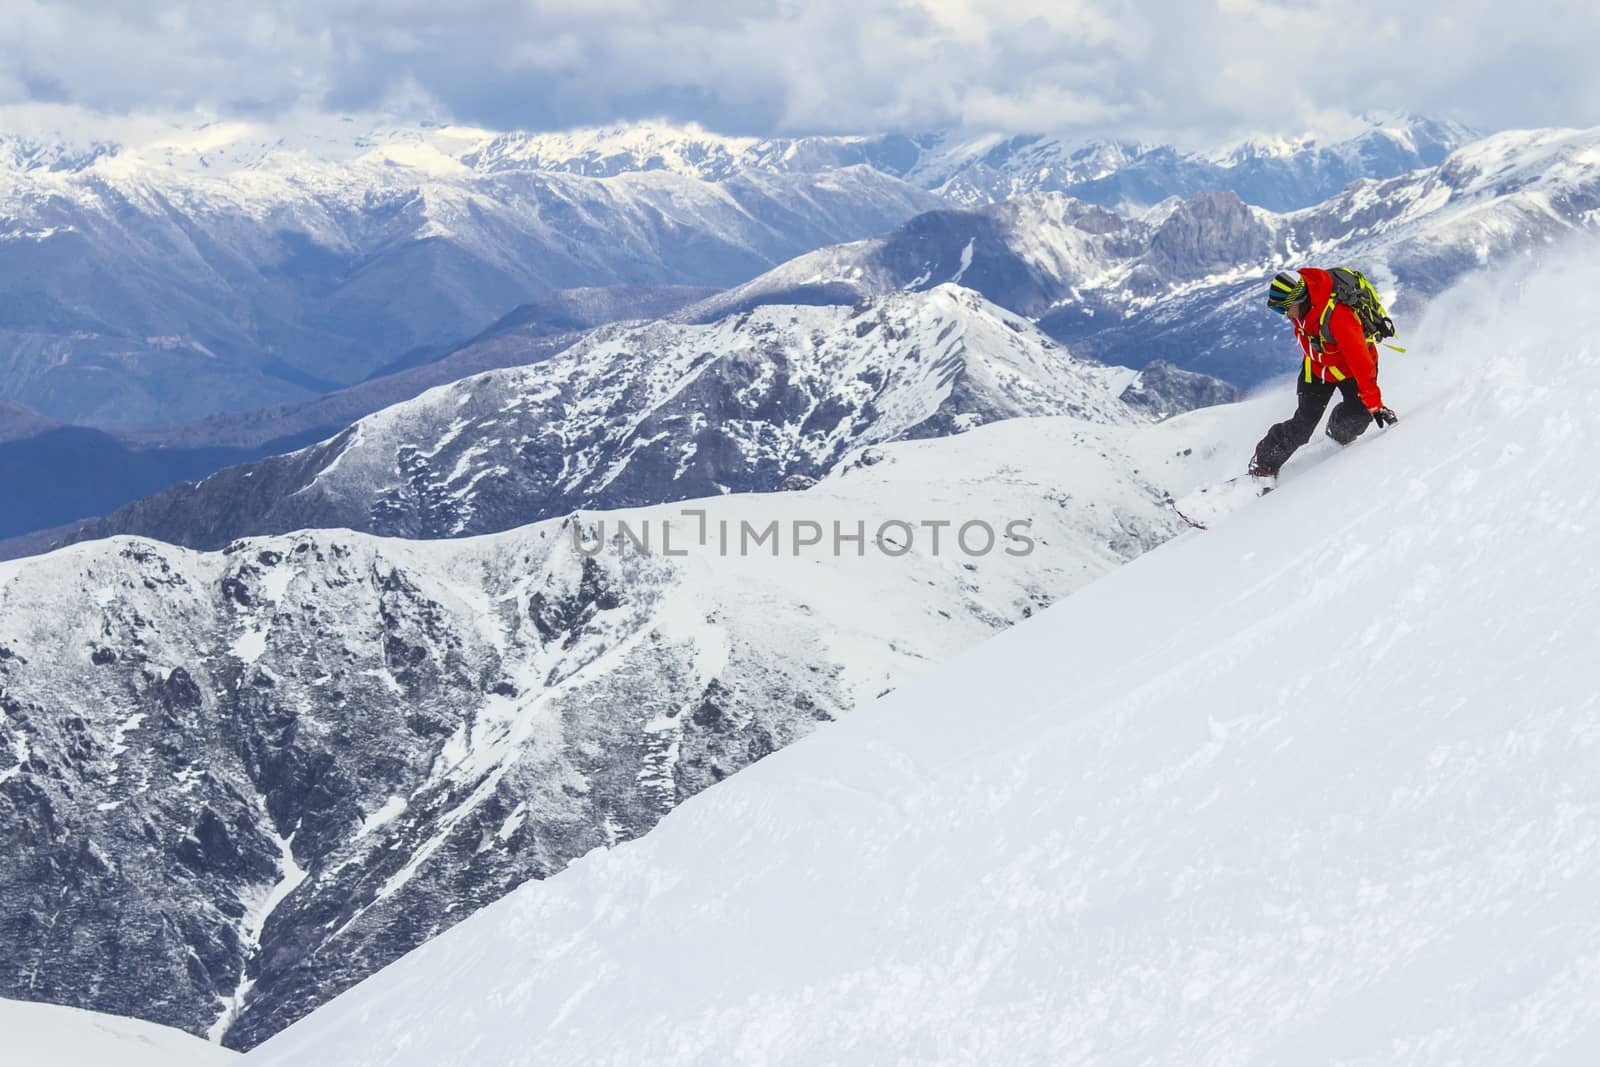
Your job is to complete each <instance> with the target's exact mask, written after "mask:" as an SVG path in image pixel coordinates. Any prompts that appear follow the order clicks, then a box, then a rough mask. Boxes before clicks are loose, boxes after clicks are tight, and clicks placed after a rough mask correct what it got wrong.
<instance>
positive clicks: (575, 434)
mask: <svg viewBox="0 0 1600 1067" xmlns="http://www.w3.org/2000/svg"><path fill="white" fill-rule="evenodd" d="M1235 395H1236V394H1235V393H1234V391H1233V390H1232V389H1231V388H1230V387H1228V386H1226V385H1224V384H1223V383H1220V382H1216V381H1213V380H1209V379H1204V378H1200V377H1198V376H1195V375H1191V374H1186V373H1183V372H1179V371H1175V370H1173V369H1171V368H1167V369H1164V370H1163V369H1161V368H1157V369H1156V370H1155V371H1154V372H1152V373H1146V374H1143V375H1140V374H1136V373H1135V372H1132V371H1129V370H1124V369H1121V368H1111V367H1104V366H1100V365H1097V364H1092V363H1086V362H1084V361H1081V360H1076V359H1074V358H1073V357H1072V356H1071V355H1070V354H1069V353H1068V352H1067V351H1065V350H1064V349H1062V348H1061V347H1060V346H1059V345H1057V344H1056V343H1055V342H1053V341H1051V340H1050V339H1048V338H1046V337H1044V336H1043V335H1042V334H1040V333H1039V332H1038V331H1037V330H1036V329H1035V328H1034V327H1033V326H1032V325H1031V324H1030V323H1028V322H1027V321H1026V320H1025V319H1023V318H1021V317H1020V316H1017V315H1015V314H1012V313H1009V312H1005V311H1003V310H1001V309H999V308H997V307H995V306H994V305H992V304H989V303H988V302H986V301H985V300H983V298H982V297H980V296H978V295H977V294H976V293H973V292H970V291H968V290H963V289H960V288H957V287H954V286H944V287H940V288H937V289H934V290H931V291H929V292H926V293H893V294H886V295H884V296H881V297H878V298H875V299H873V300H871V301H868V302H865V303H863V304H861V305H859V306H856V307H803V306H801V307H779V306H769V307H764V308H761V309H759V310H757V311H754V312H750V313H744V314H739V315H733V316H729V317H726V318H724V319H722V320H721V321H718V322H715V323H711V324H708V325H703V326H700V325H687V324H681V323H672V322H659V323H654V324H648V325H642V326H641V325H632V324H627V325H618V326H613V327H605V328H601V329H599V330H596V331H594V332H592V333H590V334H588V335H587V336H585V337H584V339H583V340H581V341H580V342H578V343H577V344H576V345H574V346H573V347H571V348H568V349H566V350H565V351H563V352H561V353H560V354H559V355H555V356H553V357H551V358H549V359H546V360H545V361H543V362H540V363H537V364H535V365H532V366H523V367H514V368H509V369H506V370H500V371H492V372H488V373H485V374H480V375H476V376H473V377H469V378H465V379H463V380H461V381H459V382H456V383H455V384H453V385H449V386H443V387H440V388H436V389H433V390H431V391H429V392H427V393H425V394H423V395H422V396H420V397H418V398H416V399H415V400H411V401H407V402H405V403H402V404H398V405H395V406H393V407H390V408H386V409H384V410H383V411H381V412H378V413H376V414H373V415H370V416H367V417H366V418H363V419H361V420H359V421H358V422H356V423H355V424H354V425H353V426H351V427H350V428H349V429H348V430H346V431H344V432H342V433H340V434H338V435H337V436H335V437H333V438H331V439H329V440H327V441H324V442H322V443H320V444H317V445H315V446H313V447H310V448H306V449H303V450H300V451H298V452H294V453H291V454H288V455H284V456H279V457H274V458H271V459H266V460H262V461H259V462H254V463H250V464H246V465H242V466H237V467H233V468H230V469H227V470H223V471H219V472H217V473H215V474H213V475H211V476H210V477H208V478H206V479H204V480H202V481H198V482H194V483H183V484H180V485H177V486H174V487H172V488H171V489H168V490H165V491H163V492H161V493H158V494H156V495H154V496H151V497H149V498H147V499H145V500H141V501H138V502H137V503H134V504H130V505H128V506H127V507H125V508H122V509H119V510H118V511H116V512H114V513H112V514H111V515H108V516H106V517H105V518H103V519H98V520H95V521H92V522H88V523H85V524H82V525H81V526H79V527H77V528H75V529H74V530H72V531H71V532H70V533H67V534H65V535H63V539H66V540H83V539H89V538H95V537H104V536H108V535H111V534H114V533H131V534H138V535H141V536H146V537H156V538H159V539H161V540H163V541H167V542H170V543H173V544H182V545H188V546H190V547H194V548H206V549H215V548H221V547H223V546H225V545H227V544H228V543H229V542H230V541H232V540H234V539H236V538H239V537H244V536H251V535H256V534H265V533H282V532H287V531H290V530H297V529H304V528H325V527H346V528H349V529H355V530H362V531H366V532H371V533H377V534H386V535H392V536H403V537H459V536H465V535H470V534H476V533H489V532H494V531H497V530H504V529H509V528H511V527H514V526H518V525H522V524H524V523H527V522H531V521H534V520H537V519H542V518H547V517H551V516H558V515H562V514H565V513H567V512H569V511H571V510H572V509H574V508H590V507H631V506H639V505H645V504H654V503H660V502H662V501H669V500H682V499H688V498H692V497H704V496H715V495H718V494H720V493H727V492H767V491H772V490H776V489H779V488H780V487H782V486H783V485H784V484H785V483H786V482H787V481H788V480H790V479H792V478H796V477H799V478H807V479H814V478H819V477H822V476H823V475H825V474H826V473H828V472H829V471H830V470H832V469H833V468H834V467H835V466H836V465H837V464H838V463H839V462H840V460H842V459H843V458H844V457H845V456H846V454H847V453H849V452H851V451H852V450H854V449H858V448H860V447H863V446H865V445H871V444H877V443H882V442H886V441H893V440H899V439H904V438H919V437H936V436H946V435H949V434H952V433H956V432H960V431H962V430H966V429H970V428H972V427H974V426H979V425H984V424H987V423H990V422H995V421H999V420H1003V419H1008V418H1017V417H1030V416H1041V415H1076V416H1079V417H1092V418H1099V419H1116V420H1123V421H1127V420H1135V419H1151V418H1158V417H1162V416H1165V415H1170V414H1173V413H1175V412H1179V411H1186V410H1189V409H1190V408H1193V407H1198V406H1203V405H1206V404H1213V403H1219V402H1222V401H1225V400H1229V399H1232V398H1233V397H1234V396H1235ZM0 454H3V453H0Z"/></svg>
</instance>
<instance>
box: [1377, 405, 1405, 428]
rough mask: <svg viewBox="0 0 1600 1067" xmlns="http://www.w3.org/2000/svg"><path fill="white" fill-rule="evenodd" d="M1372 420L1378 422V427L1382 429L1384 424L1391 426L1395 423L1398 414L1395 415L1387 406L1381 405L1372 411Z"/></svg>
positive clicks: (1398, 417)
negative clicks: (1381, 406)
mask: <svg viewBox="0 0 1600 1067" xmlns="http://www.w3.org/2000/svg"><path fill="white" fill-rule="evenodd" d="M1372 421H1373V422H1375V423H1377V424H1378V428H1379V429H1382V428H1383V427H1385V426H1393V425H1394V424H1395V423H1397V422H1399V421H1400V416H1398V415H1396V414H1395V413H1394V412H1392V411H1390V410H1389V409H1388V408H1386V407H1383V408H1379V409H1378V410H1377V411H1374V412H1373V413H1372Z"/></svg>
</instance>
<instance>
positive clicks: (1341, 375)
mask: <svg viewBox="0 0 1600 1067" xmlns="http://www.w3.org/2000/svg"><path fill="white" fill-rule="evenodd" d="M1300 277H1302V278H1304V279H1305V283H1306V294H1307V295H1308V296H1309V297H1310V298H1311V299H1310V310H1309V311H1307V312H1306V317H1305V319H1304V320H1300V319H1296V318H1294V317H1293V316H1290V319H1289V321H1290V322H1293V323H1294V333H1295V337H1297V338H1299V340H1300V348H1301V350H1302V351H1304V352H1305V363H1304V365H1303V368H1302V370H1301V373H1302V374H1304V375H1305V380H1306V381H1308V382H1309V381H1311V380H1312V379H1313V378H1316V379H1319V380H1321V381H1324V382H1342V381H1344V380H1345V379H1346V378H1354V379H1355V381H1356V387H1357V388H1359V389H1360V390H1361V402H1362V403H1363V404H1365V405H1367V410H1368V411H1377V410H1378V409H1379V408H1381V407H1383V394H1382V393H1381V392H1379V391H1378V346H1377V345H1375V344H1373V343H1372V342H1370V341H1368V340H1367V336H1366V333H1365V332H1364V331H1363V330H1362V329H1361V320H1360V319H1358V318H1356V313H1355V312H1354V311H1351V310H1350V309H1349V308H1347V307H1345V306H1344V305H1343V304H1340V303H1337V302H1333V277H1332V276H1331V275H1330V274H1329V273H1328V272H1327V271H1325V270H1318V269H1317V268H1315V267H1302V268H1300ZM1330 302H1333V307H1332V309H1331V310H1330V309H1329V307H1328V305H1329V303H1330Z"/></svg>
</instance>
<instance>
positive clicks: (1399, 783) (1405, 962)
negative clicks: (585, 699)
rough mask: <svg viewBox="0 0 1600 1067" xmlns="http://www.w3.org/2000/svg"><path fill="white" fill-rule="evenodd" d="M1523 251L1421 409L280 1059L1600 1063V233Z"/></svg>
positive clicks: (525, 893) (1424, 380)
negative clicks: (1549, 251) (1529, 253)
mask: <svg viewBox="0 0 1600 1067" xmlns="http://www.w3.org/2000/svg"><path fill="white" fill-rule="evenodd" d="M1563 267H1564V268H1567V269H1565V270H1562V269H1560V268H1563ZM1506 282H1507V279H1506V278H1504V277H1499V278H1495V279H1493V280H1492V285H1486V286H1483V287H1474V288H1470V289H1467V290H1465V291H1461V292H1457V293H1455V294H1452V296H1451V298H1450V300H1449V307H1448V311H1449V312H1450V314H1449V315H1444V314H1441V315H1440V316H1439V317H1438V318H1436V319H1434V320H1432V322H1431V324H1430V326H1429V327H1428V328H1426V329H1424V330H1422V331H1419V333H1420V334H1422V335H1424V336H1425V337H1426V341H1427V350H1428V351H1430V352H1432V353H1435V355H1433V356H1432V357H1428V358H1425V359H1424V358H1419V359H1417V360H1416V361H1413V362H1411V363H1409V364H1408V363H1399V364H1397V365H1395V366H1394V367H1393V368H1392V369H1391V370H1390V371H1389V372H1388V373H1390V375H1391V381H1390V382H1389V389H1390V392H1391V393H1392V400H1393V402H1394V404H1395V406H1396V407H1397V409H1398V410H1400V411H1401V413H1402V418H1403V420H1404V421H1402V422H1401V423H1400V425H1399V426H1398V427H1397V428H1395V429H1394V430H1392V431H1389V432H1386V433H1384V434H1382V435H1381V436H1378V437H1373V438H1369V439H1366V440H1363V441H1362V442H1361V443H1359V444H1358V445H1356V446H1354V447H1352V448H1350V449H1348V450H1346V451H1344V452H1342V453H1333V454H1328V453H1326V452H1324V453H1322V454H1321V455H1320V456H1318V455H1311V456H1306V457H1302V458H1297V459H1296V460H1294V461H1292V462H1291V464H1290V466H1289V467H1288V468H1286V473H1287V472H1293V473H1294V475H1295V476H1294V477H1292V478H1290V477H1286V478H1285V481H1284V484H1283V485H1282V486H1281V487H1280V488H1279V490H1278V491H1277V492H1275V493H1273V494H1271V495H1270V496H1268V497H1265V498H1263V499H1262V500H1261V501H1259V502H1258V503H1256V504H1254V505H1252V506H1250V507H1249V508H1247V509H1245V510H1243V511H1241V512H1239V513H1237V514H1236V515H1235V516H1234V517H1232V518H1231V519H1230V520H1228V521H1227V522H1225V523H1223V524H1221V525H1219V526H1218V527H1216V528H1215V529H1213V530H1212V531H1210V532H1207V533H1194V534H1191V535H1189V536H1187V537H1185V538H1182V539H1180V540H1178V541H1176V542H1173V543H1171V544H1168V545H1166V546H1164V547H1163V548H1161V549H1160V550H1158V551H1156V552H1153V553H1150V554H1148V555H1146V556H1145V557H1143V558H1141V559H1140V560H1137V561H1135V562H1134V563H1132V564H1130V565H1129V566H1127V567H1124V568H1122V569H1120V570H1118V571H1117V572H1115V573H1113V574H1111V575H1110V576H1108V577H1107V578H1105V579H1104V580H1102V581H1100V582H1097V583H1095V584H1094V585H1092V586H1090V587H1089V588H1087V589H1085V590H1083V591H1082V592H1080V593H1078V594H1077V595H1075V596H1073V597H1072V598H1071V599H1069V600H1068V601H1066V602H1065V603H1064V604H1061V605H1059V606H1057V607H1056V608H1054V609H1052V610H1051V611H1049V612H1047V613H1045V614H1044V615H1043V616H1042V617H1038V618H1035V619H1034V620H1032V621H1030V622H1028V623H1026V624H1024V625H1022V626H1019V627H1017V628H1015V629H1013V630H1011V631H1009V632H1008V633H1006V634H1003V635H1001V636H999V637H997V638H995V639H994V640H992V641H989V642H987V643H986V644H984V645H983V646H982V647H981V648H979V649H976V650H974V651H973V652H970V653H968V654H966V655H964V656H962V657H959V658H958V659H957V660H955V661H954V662H952V663H949V664H946V665H945V666H943V667H941V668H938V669H935V670H933V671H931V672H929V673H928V674H926V675H924V676H923V677H922V678H921V679H920V680H918V681H916V682H913V683H911V684H908V685H907V686H905V687H902V688H901V689H900V690H898V691H897V692H896V693H894V694H893V695H891V696H889V697H888V698H886V699H884V700H883V701H880V702H879V703H878V704H877V705H875V706H874V707H873V708H871V709H868V710H866V711H865V712H863V713H861V714H857V715H855V716H853V717H851V718H850V719H848V720H846V721H844V722H841V723H839V724H838V725H836V726H834V727H831V728H829V729H828V730H826V731H822V732H819V733H818V734H816V735H814V736H813V737H811V738H809V739H807V740H806V741H804V742H801V743H799V744H796V745H794V746H792V747H791V748H789V749H788V750H786V751H785V752H783V753H781V754H778V755H776V756H774V757H773V758H771V759H769V760H767V761H764V762H763V763H761V764H759V765H758V766H756V767H753V768H751V769H750V770H749V771H746V772H745V773H743V774H741V775H740V776H738V777H737V778H735V779H733V780H732V781H730V782H728V783H725V784H723V785H721V786H719V787H718V788H717V789H715V790H711V791H709V792H708V793H706V794H704V795H703V796H701V797H698V798H696V799H695V800H694V801H692V802H690V803H688V804H686V805H684V806H683V807H682V808H681V809H680V810H679V811H677V812H676V813H674V814H673V815H672V816H671V817H669V818H667V819H666V820H664V821H663V822H662V824H661V825H660V826H659V827H658V828H657V829H656V830H655V831H654V832H653V833H652V834H651V835H649V836H648V837H646V838H644V839H643V840H641V841H637V842H633V843H631V844H629V845H627V846H625V847H622V848H619V849H615V850H612V851H610V852H602V853H596V854H595V855H592V856H590V857H587V858H585V859H584V860H583V861H582V862H580V863H577V864H574V865H573V866H571V867H570V868H569V869H568V870H567V871H566V872H565V873H564V874H562V875H561V876H560V877H558V878H554V879H550V880H548V881H546V882H544V883H541V884H538V885H531V886H527V887H524V888H523V889H522V890H520V891H519V892H517V893H515V894H513V895H511V896H510V897H508V898H507V899H505V900H503V901H501V902H500V903H499V904H496V905H494V906H491V907H489V908H486V909H484V910H483V911H481V912H479V913H478V914H477V915H476V916H474V917H473V918H472V919H470V920H468V921H467V922H465V923H463V924H462V925H461V926H460V927H458V928H457V929H456V930H454V931H452V932H450V933H449V934H447V935H445V936H443V937H440V938H439V939H437V940H436V941H434V942H433V943H431V944H429V945H427V946H425V947H424V948H422V949H420V950H419V951H417V952H415V953H413V954H412V955H411V956H409V957H408V958H407V959H405V960H404V961H402V962H401V963H399V964H397V965H395V966H393V967H391V968H389V969H388V970H386V971H384V972H383V973H381V974H379V975H377V976H376V977H374V978H373V979H371V980H369V981H368V982H366V983H364V984H363V985H362V986H361V987H359V988H358V989H356V990H354V991H352V992H351V993H349V994H347V995H346V996H344V997H343V998H341V999H340V1000H338V1001H336V1002H334V1003H333V1004H331V1005H330V1006H328V1007H327V1008H325V1009H323V1010H322V1011H320V1012H318V1013H317V1014H315V1015H313V1016H312V1017H311V1018H310V1019H308V1020H307V1021H305V1022H304V1023H302V1024H301V1025H299V1026H297V1027H295V1028H293V1029H291V1030H289V1031H287V1032H286V1033H284V1034H282V1035H280V1036H279V1037H278V1038H277V1039H275V1040H274V1041H272V1042H270V1043H268V1044H267V1045H265V1046H263V1047H262V1048H260V1049H258V1050H256V1051H255V1053H253V1054H252V1056H251V1057H249V1058H247V1062H254V1063H257V1064H261V1065H263V1067H290V1065H310V1064H318V1063H325V1062H339V1063H347V1064H351V1065H353V1067H360V1065H366V1064H372V1065H377V1064H383V1065H385V1067H409V1065H424V1064H425V1065H427V1067H454V1065H466V1064H472V1065H475V1067H476V1065H483V1064H495V1065H497V1067H510V1065H514V1064H534V1063H548V1062H584V1063H614V1064H646V1063H648V1064H689V1063H725V1062H763V1063H773V1064H777V1063H796V1064H811V1063H822V1062H826V1063H863V1064H868V1063H883V1062H905V1061H914V1062H918V1063H929V1064H965V1063H973V1062H1002V1063H1083V1064H1089V1063H1093V1064H1097V1065H1102V1064H1124V1063H1126V1064H1147V1063H1207V1064H1230V1065H1245V1064H1261V1065H1267V1064H1283V1063H1341V1064H1380V1063H1385V1064H1386V1063H1405V1064H1407V1065H1408V1067H1424V1065H1431V1064H1441V1065H1442V1064H1459V1063H1468V1062H1470V1063H1473V1064H1483V1065H1489V1064H1503V1065H1507V1067H1512V1065H1515V1067H1525V1065H1530V1064H1555V1063H1563V1064H1567V1063H1571V1064H1576V1063H1589V1062H1594V1060H1595V1059H1596V1057H1597V1056H1600V1024H1597V1021H1596V1018H1595V1015H1594V1011H1593V1006H1594V1004H1595V1003H1596V1000H1597V998H1600V968H1597V967H1596V966H1595V960H1596V959H1600V918H1597V917H1596V914H1595V911H1594V907H1593V901H1594V898H1595V893H1596V891H1597V888H1600V822H1597V821H1596V819H1595V813H1596V811H1600V779H1597V778H1596V776H1595V775H1594V773H1593V771H1594V765H1595V758H1596V752H1597V745H1600V729H1597V723H1600V718H1597V715H1600V698H1597V696H1596V690H1595V686H1594V679H1593V669H1592V660H1591V659H1590V656H1591V655H1592V652H1593V648H1594V645H1595V641H1596V639H1597V637H1600V614H1597V612H1596V608H1595V604H1596V603H1597V602H1600V571H1596V570H1595V569H1594V568H1593V567H1592V566H1590V565H1589V563H1588V558H1589V556H1590V555H1591V554H1592V552H1591V550H1592V547H1593V541H1594V531H1595V530H1596V529H1600V492H1597V491H1596V489H1595V487H1594V484H1593V479H1592V478H1590V477H1589V475H1588V473H1587V472H1588V471H1589V470H1590V468H1591V467H1592V459H1593V457H1594V455H1595V454H1596V452H1597V451H1600V427H1597V424H1596V422H1595V420H1594V419H1593V418H1592V407H1593V404H1594V398H1595V397H1596V395H1600V353H1597V352H1596V350H1595V348H1594V340H1593V338H1594V336H1595V335H1596V330H1597V328H1600V306H1597V302H1596V300H1595V298H1594V296H1593V293H1594V292H1595V291H1596V290H1597V289H1600V270H1597V269H1596V267H1595V264H1594V261H1593V259H1592V257H1588V256H1586V255H1584V256H1582V257H1581V258H1579V259H1576V260H1568V261H1565V262H1562V263H1560V264H1557V265H1553V268H1552V269H1550V270H1549V271H1548V272H1547V273H1542V274H1536V275H1534V276H1533V277H1531V278H1529V279H1528V280H1527V283H1526V285H1523V286H1514V285H1513V286H1507V284H1506ZM1557 282H1559V283H1560V284H1555V283H1557ZM1575 293H1576V294H1579V295H1577V296H1574V295H1573V294H1575ZM1245 429H1246V427H1245V426H1243V425H1241V426H1239V427H1237V431H1238V432H1239V433H1241V434H1242V433H1244V432H1245Z"/></svg>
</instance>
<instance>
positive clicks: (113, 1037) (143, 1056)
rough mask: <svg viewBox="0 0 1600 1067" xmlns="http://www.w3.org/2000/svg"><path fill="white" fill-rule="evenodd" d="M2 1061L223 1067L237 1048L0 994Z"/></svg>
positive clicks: (42, 1065) (83, 1066)
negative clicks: (232, 1050) (1, 997)
mask: <svg viewBox="0 0 1600 1067" xmlns="http://www.w3.org/2000/svg"><path fill="white" fill-rule="evenodd" d="M0 1034H4V1035H5V1050H6V1063H7V1064H15V1065H17V1067H225V1065H227V1064H233V1063H237V1062H238V1060H239V1057H238V1055H237V1054H235V1053H233V1052H230V1051H228V1050H227V1049H223V1048H218V1047H217V1046H216V1045H210V1044H207V1043H206V1042H204V1041H200V1040H198V1039H197V1038H194V1037H191V1036H190V1035H188V1034H185V1033H180V1032H178V1031H176V1030H170V1029H168V1028H166V1027H163V1026H156V1025H154V1024H152V1023H147V1022H140V1021H139V1020H137V1019H124V1018H119V1017H117V1016H114V1015H100V1014H97V1013H95V1012H89V1011H83V1010H82V1009H80V1008H64V1007H60V1006H57V1005H55V1004H34V1003H28V1002H25V1001H18V1000H0Z"/></svg>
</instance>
